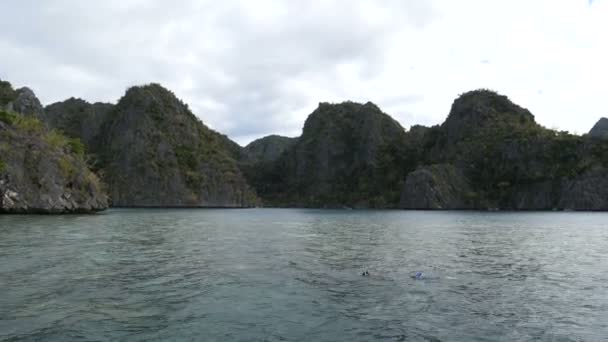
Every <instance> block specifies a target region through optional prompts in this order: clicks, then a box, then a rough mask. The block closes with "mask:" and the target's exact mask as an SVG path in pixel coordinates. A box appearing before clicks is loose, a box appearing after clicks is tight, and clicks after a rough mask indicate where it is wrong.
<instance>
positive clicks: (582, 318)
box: [0, 209, 608, 341]
mask: <svg viewBox="0 0 608 342" xmlns="http://www.w3.org/2000/svg"><path fill="white" fill-rule="evenodd" d="M607 251H608V214H603V213H476V212H414V211H412V212H409V211H346V210H345V211H332V210H288V209H246V210H219V209H218V210H110V211H108V212H105V213H102V214H98V215H87V216H0V340H6V341H38V340H40V341H107V340H112V341H121V340H128V341H154V340H178V341H179V340H185V341H190V340H191V341H262V340H266V341H283V340H287V341H297V340H307V341H338V340H351V341H370V340H397V341H399V340H405V341H409V340H412V341H419V340H420V341H425V340H428V341H514V340H541V341H581V340H583V341H600V340H604V339H605V338H606V337H607V336H608V261H607V259H606V256H607ZM364 270H368V271H369V273H370V276H369V277H363V276H361V273H362V272H363V271H364ZM418 271H421V272H423V274H424V276H423V278H422V279H419V280H417V279H413V278H412V276H413V275H414V274H415V272H418Z"/></svg>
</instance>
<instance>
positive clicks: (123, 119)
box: [99, 84, 257, 207]
mask: <svg viewBox="0 0 608 342" xmlns="http://www.w3.org/2000/svg"><path fill="white" fill-rule="evenodd" d="M99 137H100V139H99V146H101V147H100V151H99V158H100V165H101V167H102V169H103V172H104V174H105V180H106V181H107V183H108V186H109V193H110V196H111V199H112V203H113V205H114V206H143V207H146V206H150V207H153V206H169V207H171V206H179V207H248V206H253V205H255V204H256V203H257V198H256V196H255V194H254V192H253V191H252V190H251V189H250V188H249V186H248V185H247V182H246V181H245V179H244V177H243V176H242V174H241V172H240V170H239V168H238V166H237V163H236V161H235V160H234V159H233V158H232V156H231V154H232V153H233V152H231V151H230V150H228V149H227V148H226V146H227V142H226V141H224V140H222V136H221V135H219V134H218V133H216V132H213V131H211V130H210V129H209V128H207V127H206V126H205V125H203V124H202V123H201V122H200V121H199V120H198V119H197V118H196V117H195V116H194V115H193V114H192V113H191V112H190V110H189V109H188V107H187V106H186V105H185V104H184V103H182V102H181V101H180V100H178V99H177V98H176V97H175V96H174V95H173V93H171V92H170V91H168V90H166V89H164V88H163V87H161V86H160V85H158V84H150V85H146V86H141V87H133V88H131V89H129V90H128V91H127V93H126V94H125V96H123V98H121V99H120V101H119V102H118V104H117V105H116V107H115V108H114V109H113V110H112V111H111V113H110V114H108V119H107V120H106V122H105V123H104V124H103V126H102V128H101V133H100V134H99ZM237 146H238V145H237Z"/></svg>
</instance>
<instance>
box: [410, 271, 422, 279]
mask: <svg viewBox="0 0 608 342" xmlns="http://www.w3.org/2000/svg"><path fill="white" fill-rule="evenodd" d="M423 276H424V273H422V272H416V275H414V277H413V278H414V279H422V277H423Z"/></svg>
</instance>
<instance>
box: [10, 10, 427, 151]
mask: <svg viewBox="0 0 608 342" xmlns="http://www.w3.org/2000/svg"><path fill="white" fill-rule="evenodd" d="M369 4H370V2H367V1H323V2H314V3H313V2H310V1H298V0H295V1H259V2H257V1H256V2H251V1H226V2H217V1H203V2H199V1H183V2H176V3H170V2H166V1H160V0H156V1H119V0H113V1H104V2H95V3H93V2H88V1H86V2H85V1H76V0H74V1H67V0H50V1H44V2H39V1H23V0H22V1H3V2H2V3H0V13H10V15H5V16H4V17H3V20H2V21H0V47H3V51H5V53H3V54H2V55H0V78H6V79H8V80H10V81H13V82H14V83H16V84H17V85H29V86H31V87H32V88H34V90H35V91H36V92H37V94H38V95H39V96H40V98H41V99H42V100H43V102H47V103H48V102H52V101H58V100H61V99H63V98H67V97H69V96H80V97H84V98H86V99H87V100H89V101H98V100H103V101H116V100H117V98H118V97H119V96H120V95H121V94H122V92H123V91H124V89H125V88H126V87H128V86H130V85H133V84H138V83H147V82H160V83H162V84H163V85H165V86H167V87H169V88H171V89H172V90H174V91H175V92H176V93H177V94H178V96H181V97H182V98H183V99H184V100H185V101H186V102H188V103H190V105H191V107H192V108H193V110H194V112H195V113H196V114H197V115H199V116H200V117H201V118H202V120H203V121H204V122H206V123H208V124H210V125H211V126H212V127H214V128H216V129H218V130H219V131H221V132H222V133H225V134H228V135H229V136H230V137H232V138H234V139H236V140H237V141H239V142H246V140H247V139H248V138H249V137H255V136H262V135H265V134H270V133H279V134H289V133H293V132H296V131H298V130H299V129H300V128H301V125H302V124H303V121H304V119H305V115H304V114H303V113H307V112H310V111H312V110H313V109H314V105H315V104H316V103H318V102H320V101H325V100H326V99H325V98H311V95H310V94H308V93H307V92H302V91H298V90H297V89H293V88H292V85H293V84H294V83H298V84H302V85H303V86H304V87H307V88H309V89H311V90H314V91H316V92H320V93H323V94H327V96H332V95H334V94H335V93H341V94H346V95H348V89H337V87H339V86H340V85H339V84H337V83H336V78H337V68H338V67H339V65H341V64H344V63H351V64H355V65H357V66H358V67H359V70H360V73H359V74H358V75H356V77H357V78H358V79H359V80H360V81H362V82H363V81H365V80H367V79H371V78H373V77H374V76H375V75H376V74H377V73H378V71H379V70H381V69H382V64H383V60H384V58H385V53H386V51H387V45H388V44H391V37H392V35H394V34H395V32H397V31H398V30H399V29H401V28H403V27H412V28H418V27H422V26H424V25H425V24H426V23H428V22H429V21H430V20H432V18H433V12H432V8H430V7H429V6H428V5H426V2H424V3H423V2H418V1H393V0H388V1H385V2H382V4H384V6H378V5H376V6H375V9H374V10H378V13H380V14H378V13H371V12H370V10H369V9H368V8H367V7H366V6H368V7H369V6H370V5H369ZM344 99H346V98H344ZM369 100H372V101H374V99H373V98H370V99H369ZM210 103H212V104H215V105H210Z"/></svg>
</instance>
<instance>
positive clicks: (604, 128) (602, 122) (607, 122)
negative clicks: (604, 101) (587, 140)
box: [589, 118, 608, 139]
mask: <svg viewBox="0 0 608 342" xmlns="http://www.w3.org/2000/svg"><path fill="white" fill-rule="evenodd" d="M589 136H591V137H593V138H603V139H605V138H608V118H601V119H599V120H598V122H596V123H595V125H594V126H593V128H591V130H590V131H589Z"/></svg>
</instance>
